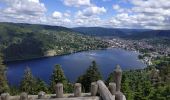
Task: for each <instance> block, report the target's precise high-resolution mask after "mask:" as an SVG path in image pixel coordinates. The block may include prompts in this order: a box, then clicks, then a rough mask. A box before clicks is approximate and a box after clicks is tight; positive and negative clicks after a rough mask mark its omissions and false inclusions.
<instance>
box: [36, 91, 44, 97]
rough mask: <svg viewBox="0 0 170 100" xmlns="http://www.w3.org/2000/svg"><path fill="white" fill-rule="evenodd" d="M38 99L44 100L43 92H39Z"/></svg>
mask: <svg viewBox="0 0 170 100" xmlns="http://www.w3.org/2000/svg"><path fill="white" fill-rule="evenodd" d="M38 99H45V92H43V91H40V92H39V93H38Z"/></svg>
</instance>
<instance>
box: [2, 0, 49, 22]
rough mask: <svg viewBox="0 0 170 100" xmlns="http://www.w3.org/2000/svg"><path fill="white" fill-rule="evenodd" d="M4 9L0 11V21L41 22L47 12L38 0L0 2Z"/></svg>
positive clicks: (7, 0)
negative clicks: (3, 4)
mask: <svg viewBox="0 0 170 100" xmlns="http://www.w3.org/2000/svg"><path fill="white" fill-rule="evenodd" d="M1 2H3V3H5V4H6V6H5V8H1V9H0V20H1V21H12V22H30V23H31V22H32V23H36V22H41V21H42V20H41V19H42V18H41V17H44V15H45V12H46V11H47V9H46V7H45V5H44V4H43V3H41V2H40V1H39V0H1Z"/></svg>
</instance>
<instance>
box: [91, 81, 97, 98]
mask: <svg viewBox="0 0 170 100" xmlns="http://www.w3.org/2000/svg"><path fill="white" fill-rule="evenodd" d="M97 92H98V85H97V83H96V82H92V83H91V96H96V95H97Z"/></svg>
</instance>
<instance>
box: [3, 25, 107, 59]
mask: <svg viewBox="0 0 170 100" xmlns="http://www.w3.org/2000/svg"><path fill="white" fill-rule="evenodd" d="M107 46H108V44H107V43H106V42H104V41H101V40H98V39H95V38H94V37H90V36H84V35H82V34H79V33H77V32H74V31H73V30H71V29H68V28H65V27H59V26H48V25H35V24H34V25H33V24H22V23H21V24H16V23H0V51H1V52H2V53H3V54H4V57H5V61H11V60H20V59H30V58H37V57H43V56H53V55H62V54H68V53H72V52H77V51H83V50H91V49H101V48H106V47H107Z"/></svg>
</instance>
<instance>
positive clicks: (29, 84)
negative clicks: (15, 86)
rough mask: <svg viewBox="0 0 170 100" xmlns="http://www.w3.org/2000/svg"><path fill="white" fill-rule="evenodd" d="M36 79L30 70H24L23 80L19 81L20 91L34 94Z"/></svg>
mask: <svg viewBox="0 0 170 100" xmlns="http://www.w3.org/2000/svg"><path fill="white" fill-rule="evenodd" d="M35 87H36V79H35V78H34V77H33V75H32V72H31V70H30V68H28V67H27V68H26V70H25V73H24V77H23V80H22V81H21V85H20V89H21V91H22V92H27V93H29V94H36V88H35Z"/></svg>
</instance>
